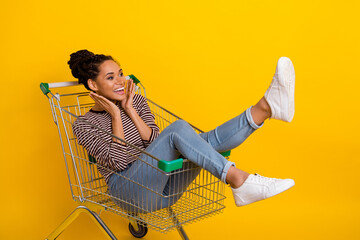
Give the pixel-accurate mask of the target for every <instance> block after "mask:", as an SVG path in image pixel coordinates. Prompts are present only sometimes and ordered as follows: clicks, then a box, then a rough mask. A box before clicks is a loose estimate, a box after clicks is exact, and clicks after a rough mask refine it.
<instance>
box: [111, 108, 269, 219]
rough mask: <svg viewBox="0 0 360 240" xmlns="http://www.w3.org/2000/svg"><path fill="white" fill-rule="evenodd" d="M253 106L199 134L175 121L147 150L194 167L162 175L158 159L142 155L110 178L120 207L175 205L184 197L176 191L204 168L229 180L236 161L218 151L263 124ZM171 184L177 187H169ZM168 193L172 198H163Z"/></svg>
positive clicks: (154, 208)
mask: <svg viewBox="0 0 360 240" xmlns="http://www.w3.org/2000/svg"><path fill="white" fill-rule="evenodd" d="M251 108H252V107H250V108H248V109H247V110H246V111H244V112H243V113H242V114H240V115H238V116H237V117H235V118H233V119H231V120H229V121H227V122H225V123H223V124H221V125H220V126H218V127H216V128H215V129H213V130H211V131H209V132H204V133H200V134H197V133H196V132H195V131H194V129H193V128H192V127H191V126H190V125H189V124H188V123H187V122H185V121H184V120H177V121H175V122H173V123H172V124H170V125H169V126H168V127H166V128H165V129H164V130H163V131H162V132H161V133H160V135H159V136H158V137H157V138H156V139H155V140H154V141H153V142H152V143H151V144H150V145H149V146H148V147H147V148H146V149H145V151H146V152H148V153H149V154H151V155H153V156H155V157H157V158H158V159H160V160H166V161H170V160H174V159H177V158H179V156H181V157H183V158H186V159H189V160H190V161H191V162H190V163H189V164H193V166H194V168H193V170H191V171H187V172H186V173H183V175H186V176H182V174H174V175H171V176H169V175H166V174H161V173H160V171H158V170H157V161H156V160H155V159H153V158H151V157H149V156H148V155H146V154H141V155H140V156H139V158H141V159H142V160H144V161H145V162H142V161H140V160H137V161H135V162H133V163H132V164H130V165H129V166H128V167H127V168H126V169H125V170H123V171H119V172H118V174H119V175H121V176H122V177H121V176H118V175H117V174H113V175H112V176H111V177H110V179H109V193H110V194H111V195H113V196H115V197H117V198H119V199H121V201H115V202H116V203H117V204H118V205H119V206H120V207H123V208H125V209H128V210H130V209H131V211H134V212H144V211H145V212H147V211H150V212H151V211H156V210H158V209H161V208H164V207H168V206H170V205H172V204H174V203H175V202H176V201H177V200H178V199H179V198H180V197H181V194H177V195H176V194H175V193H179V192H180V193H181V192H183V191H185V190H186V188H187V187H188V186H189V185H190V183H191V182H192V181H193V180H194V179H195V178H196V176H197V175H198V174H199V172H200V170H201V168H204V169H206V170H207V171H209V172H210V173H211V174H213V175H214V176H215V177H217V178H219V179H221V181H223V182H225V183H226V181H225V179H226V174H227V171H228V170H229V168H230V167H231V166H235V163H233V162H230V161H228V160H227V159H226V158H224V157H223V156H222V155H221V154H220V153H219V152H224V151H227V150H231V149H233V148H235V147H237V146H239V145H240V144H241V143H242V142H243V141H244V140H245V139H246V138H247V137H249V136H250V134H251V133H253V132H254V131H255V130H256V129H258V128H260V127H261V126H262V125H263V124H264V123H262V124H261V125H259V126H258V125H256V124H255V122H254V121H253V119H252V116H251V112H250V111H251ZM197 166H200V167H201V168H199V167H197ZM137 183H138V184H141V185H143V186H139V185H138V184H137ZM170 183H172V185H174V186H176V187H174V186H172V187H169V184H170ZM174 183H176V184H174ZM174 194H175V195H174ZM169 195H170V196H171V197H168V198H165V197H163V196H169ZM126 203H130V204H126ZM134 206H136V207H134ZM139 209H142V210H139Z"/></svg>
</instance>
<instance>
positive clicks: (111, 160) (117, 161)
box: [72, 94, 160, 183]
mask: <svg viewBox="0 0 360 240" xmlns="http://www.w3.org/2000/svg"><path fill="white" fill-rule="evenodd" d="M116 105H117V106H118V107H119V109H120V115H121V122H122V125H123V129H124V137H125V140H126V141H127V142H128V143H131V144H133V145H135V146H136V147H138V148H140V149H141V150H145V148H146V147H147V146H149V145H150V143H151V142H152V141H154V139H155V138H156V137H157V136H158V135H159V134H160V130H159V127H158V126H157V125H156V123H155V117H154V115H153V114H152V113H151V111H150V108H149V105H148V104H147V100H146V99H145V97H143V96H142V95H140V94H135V95H134V98H133V106H134V109H135V110H136V112H137V113H138V114H139V116H140V117H141V119H142V120H143V121H144V122H145V123H146V124H147V125H148V126H149V127H150V128H151V135H150V138H149V139H148V140H144V139H142V138H141V135H140V133H139V131H138V129H137V128H136V126H135V124H134V123H133V122H132V120H131V118H130V117H129V116H128V115H127V114H126V112H125V111H124V109H123V108H121V107H120V102H119V103H117V104H116ZM82 120H86V121H88V122H90V123H91V124H93V125H95V126H97V127H99V128H101V129H102V130H104V131H105V132H107V133H112V124H111V123H112V121H111V115H110V114H109V113H108V112H106V111H94V110H92V109H90V111H89V112H87V113H86V114H85V115H80V116H79V117H78V118H77V119H76V120H75V122H74V123H73V126H72V127H73V132H74V135H75V136H76V138H77V141H78V143H79V144H80V145H82V146H83V147H84V148H85V149H86V151H87V152H88V153H89V154H90V155H91V156H93V157H95V159H96V161H97V163H98V164H99V165H100V166H98V170H99V172H100V173H101V174H102V175H103V176H104V179H105V182H106V183H108V181H109V179H110V176H111V175H112V174H113V171H115V172H117V171H121V170H124V169H125V168H126V167H127V165H128V164H129V163H132V162H134V161H135V160H136V157H138V156H139V155H140V154H141V152H140V151H139V150H137V149H135V148H133V147H130V146H129V145H122V144H121V143H117V142H114V141H113V140H112V137H111V135H109V134H106V133H104V132H103V131H100V130H98V129H96V128H94V127H91V125H90V124H88V123H87V122H86V121H82ZM101 166H104V167H101Z"/></svg>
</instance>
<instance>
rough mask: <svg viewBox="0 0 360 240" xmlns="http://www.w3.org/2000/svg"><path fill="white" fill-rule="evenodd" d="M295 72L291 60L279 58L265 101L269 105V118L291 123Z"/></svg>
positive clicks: (293, 110) (293, 106)
mask: <svg viewBox="0 0 360 240" xmlns="http://www.w3.org/2000/svg"><path fill="white" fill-rule="evenodd" d="M294 95H295V70H294V66H293V64H292V62H291V60H290V59H289V58H287V57H281V58H280V59H279V60H278V62H277V65H276V71H275V74H274V77H273V80H272V82H271V84H270V87H269V88H268V90H267V91H266V93H265V99H266V101H267V102H268V104H269V105H270V109H271V118H274V119H279V120H283V121H286V122H291V120H292V119H293V117H294V113H295V96H294Z"/></svg>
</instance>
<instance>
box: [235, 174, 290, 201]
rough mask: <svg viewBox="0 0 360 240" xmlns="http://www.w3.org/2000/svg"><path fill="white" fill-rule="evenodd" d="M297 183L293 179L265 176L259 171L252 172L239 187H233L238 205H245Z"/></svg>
mask: <svg viewBox="0 0 360 240" xmlns="http://www.w3.org/2000/svg"><path fill="white" fill-rule="evenodd" d="M294 185H295V181H294V180H292V179H277V178H268V177H263V176H261V175H259V174H257V173H255V174H250V175H249V177H248V178H247V179H246V180H245V182H244V183H243V184H242V185H241V186H240V187H238V188H231V190H232V192H233V195H234V199H235V204H236V206H238V207H240V206H244V205H248V204H250V203H253V202H257V201H260V200H263V199H266V198H269V197H272V196H275V195H277V194H279V193H281V192H283V191H285V190H287V189H289V188H291V187H292V186H294Z"/></svg>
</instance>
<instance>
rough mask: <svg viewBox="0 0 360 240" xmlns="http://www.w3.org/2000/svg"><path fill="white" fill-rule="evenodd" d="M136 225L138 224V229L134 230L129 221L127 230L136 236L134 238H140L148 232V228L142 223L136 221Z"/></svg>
mask: <svg viewBox="0 0 360 240" xmlns="http://www.w3.org/2000/svg"><path fill="white" fill-rule="evenodd" d="M137 226H138V229H139V230H138V231H135V229H134V227H133V226H132V225H131V223H129V231H130V232H131V234H132V235H133V236H134V237H136V238H142V237H144V236H145V235H146V234H147V232H148V228H147V227H145V226H143V225H140V224H138V223H137Z"/></svg>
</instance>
